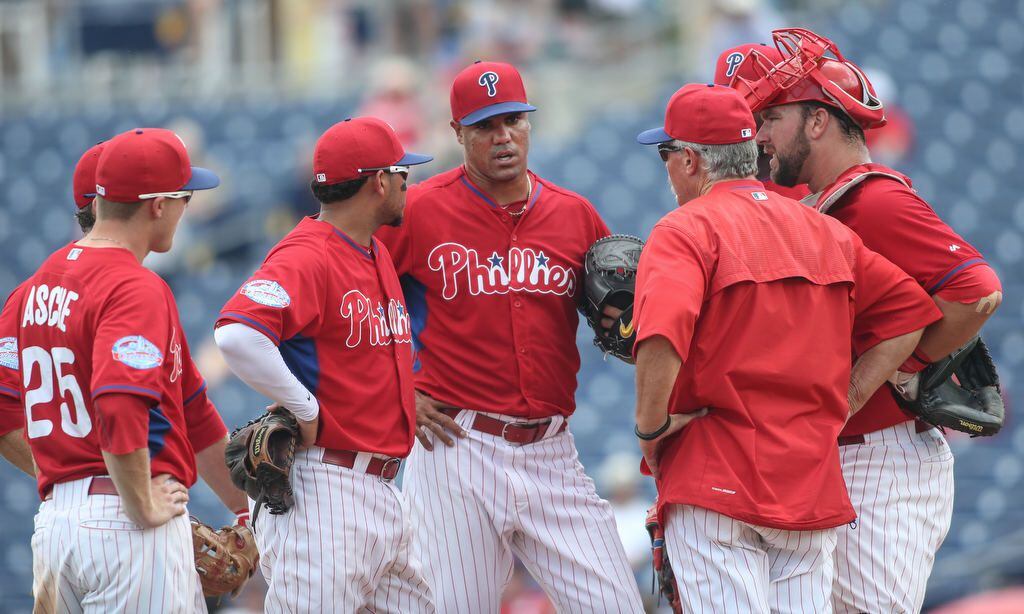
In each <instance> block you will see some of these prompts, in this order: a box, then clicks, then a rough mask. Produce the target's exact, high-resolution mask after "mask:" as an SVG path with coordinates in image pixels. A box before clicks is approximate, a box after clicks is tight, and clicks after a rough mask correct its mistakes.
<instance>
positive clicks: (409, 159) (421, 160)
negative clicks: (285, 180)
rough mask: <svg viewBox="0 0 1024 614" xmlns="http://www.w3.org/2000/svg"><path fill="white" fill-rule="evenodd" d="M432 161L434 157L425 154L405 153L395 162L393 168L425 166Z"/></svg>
mask: <svg viewBox="0 0 1024 614" xmlns="http://www.w3.org/2000/svg"><path fill="white" fill-rule="evenodd" d="M433 159H434V156H428V155H426V154H418V153H406V154H405V155H404V156H402V159H401V160H399V161H398V162H395V166H415V165H417V164H426V163H427V162H430V161H431V160H433Z"/></svg>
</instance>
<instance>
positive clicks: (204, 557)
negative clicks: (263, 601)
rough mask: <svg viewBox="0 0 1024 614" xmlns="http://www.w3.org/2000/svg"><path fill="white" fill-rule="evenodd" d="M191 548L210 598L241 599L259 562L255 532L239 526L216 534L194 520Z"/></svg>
mask: <svg viewBox="0 0 1024 614" xmlns="http://www.w3.org/2000/svg"><path fill="white" fill-rule="evenodd" d="M192 546H193V550H194V552H195V557H196V571H197V572H198V573H199V581H200V582H202V585H203V594H204V595H206V596H207V597H220V596H221V595H227V594H228V593H230V594H231V596H232V597H234V596H236V595H238V593H239V591H241V590H242V587H243V586H244V585H245V583H246V582H247V581H248V580H249V578H251V577H252V574H253V572H255V571H256V565H258V564H259V561H260V553H259V551H258V550H257V549H256V540H255V539H254V538H253V535H252V531H250V530H249V529H248V528H246V527H241V526H237V525H236V526H233V527H224V528H223V529H221V530H219V531H214V530H213V528H212V527H210V526H208V525H205V524H203V523H202V522H199V521H198V520H197V519H195V518H193V519H192Z"/></svg>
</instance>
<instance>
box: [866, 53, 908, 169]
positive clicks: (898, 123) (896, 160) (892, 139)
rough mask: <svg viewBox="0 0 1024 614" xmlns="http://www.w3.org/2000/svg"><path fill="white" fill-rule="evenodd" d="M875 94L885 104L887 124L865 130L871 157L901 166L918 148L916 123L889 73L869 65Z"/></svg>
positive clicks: (896, 166)
mask: <svg viewBox="0 0 1024 614" xmlns="http://www.w3.org/2000/svg"><path fill="white" fill-rule="evenodd" d="M864 72H865V74H866V75H867V78H868V81H870V82H871V85H872V86H874V88H875V94H876V95H877V96H878V98H879V100H881V101H882V104H884V105H885V117H886V119H888V120H889V123H887V124H886V125H885V126H883V127H881V128H875V129H874V130H868V131H867V132H865V133H864V137H865V139H866V140H867V144H868V150H869V151H870V152H871V159H872V160H873V161H875V162H878V163H879V164H884V165H886V166H891V167H893V168H900V166H901V165H902V164H903V163H904V162H906V161H907V158H908V157H909V156H910V153H911V152H912V151H913V149H914V122H913V120H912V119H911V118H910V116H909V115H907V113H906V112H905V111H904V110H903V109H902V108H900V106H899V100H898V99H897V88H896V87H895V85H894V84H893V80H892V77H890V76H889V73H888V72H886V71H884V70H882V69H880V68H865V69H864Z"/></svg>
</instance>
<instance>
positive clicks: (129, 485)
mask: <svg viewBox="0 0 1024 614" xmlns="http://www.w3.org/2000/svg"><path fill="white" fill-rule="evenodd" d="M103 461H104V462H105V463H106V464H107V471H108V472H109V473H110V479H112V480H113V481H114V486H116V487H117V494H118V495H120V497H121V503H122V504H123V505H124V509H125V513H127V514H128V517H129V518H131V519H132V520H134V521H135V522H137V523H139V524H141V525H143V526H145V525H146V524H147V523H146V522H145V520H146V518H148V517H149V516H150V515H151V514H152V511H153V497H152V494H151V491H150V479H151V477H152V476H151V475H150V466H149V450H148V449H147V448H140V449H138V450H135V451H133V452H129V453H128V454H110V453H109V452H104V453H103Z"/></svg>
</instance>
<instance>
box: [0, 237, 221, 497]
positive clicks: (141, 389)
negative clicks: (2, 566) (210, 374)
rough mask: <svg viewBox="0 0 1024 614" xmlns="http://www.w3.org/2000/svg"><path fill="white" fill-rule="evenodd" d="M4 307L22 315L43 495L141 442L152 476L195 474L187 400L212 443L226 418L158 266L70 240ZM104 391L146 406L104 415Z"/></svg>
mask: <svg viewBox="0 0 1024 614" xmlns="http://www.w3.org/2000/svg"><path fill="white" fill-rule="evenodd" d="M9 307H11V308H14V309H15V313H16V314H17V315H18V329H17V331H18V332H17V341H16V343H17V347H18V348H19V350H20V353H19V358H20V365H19V367H20V371H21V375H22V377H21V382H20V392H21V395H22V400H23V404H24V407H25V416H26V428H25V435H26V437H27V439H28V442H29V445H30V446H31V448H32V456H33V457H34V458H35V461H36V464H37V465H38V466H39V475H38V481H39V492H40V495H45V493H46V492H47V491H48V490H49V488H50V486H51V485H52V484H54V483H57V482H64V481H68V480H75V479H79V478H83V477H87V476H91V475H104V474H106V473H107V467H106V464H105V463H104V461H103V456H102V454H101V451H105V452H109V453H112V454H126V453H128V452H131V451H133V450H137V449H140V448H148V449H149V454H150V464H151V470H152V473H153V475H157V474H161V473H168V474H170V475H172V476H174V477H175V478H177V479H178V480H179V481H181V482H182V483H183V484H185V485H186V486H191V485H192V484H194V483H195V480H196V464H195V452H194V448H193V446H192V444H191V443H190V438H189V434H188V428H189V422H190V420H187V419H186V415H185V405H186V404H188V405H189V406H190V409H191V410H192V412H190V413H194V414H195V416H194V418H193V419H192V420H191V422H192V424H193V426H194V427H195V429H196V431H197V432H201V435H198V437H199V438H200V439H202V440H204V441H206V442H207V445H209V443H212V442H213V441H216V440H217V439H220V438H221V437H223V436H224V433H225V429H224V423H223V422H222V421H221V420H220V417H219V416H217V415H216V412H215V411H213V410H212V405H210V404H209V403H208V401H206V399H205V384H204V383H203V381H202V379H201V378H200V377H199V375H198V373H197V372H196V371H195V369H194V368H192V359H191V356H190V354H189V350H188V344H187V342H186V340H185V335H184V333H183V331H182V328H181V322H180V321H179V319H178V308H177V305H176V304H175V302H174V297H173V296H172V295H171V291H170V288H168V287H167V284H166V283H165V282H164V281H163V280H162V279H160V277H159V276H157V275H156V274H155V273H153V272H152V271H150V270H148V269H146V268H145V267H143V266H142V265H140V264H139V262H138V261H137V260H136V259H135V256H133V255H132V253H131V252H129V251H128V250H125V249H120V248H107V249H100V248H94V247H82V246H78V245H75V244H70V245H66V246H65V247H63V248H61V249H59V250H57V251H56V252H54V253H53V254H52V255H51V256H50V257H49V258H48V259H47V260H46V262H44V263H43V265H42V266H41V267H40V268H39V270H38V271H36V273H35V275H33V276H32V277H30V278H29V279H28V280H27V281H26V282H25V283H24V284H22V285H21V286H20V287H19V290H18V291H16V292H15V295H14V296H13V297H12V301H10V305H9ZM4 321H6V318H5V319H4ZM186 366H188V367H190V368H185V367H186ZM108 393H121V394H132V395H136V396H139V397H141V398H143V399H145V400H146V401H147V402H148V404H149V407H148V411H147V412H145V413H143V412H138V414H137V415H136V414H132V415H119V414H106V413H104V412H103V410H102V404H101V405H100V408H99V409H97V405H96V400H97V399H99V398H100V397H101V396H103V395H104V394H108ZM197 399H202V400H203V402H202V403H197Z"/></svg>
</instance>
